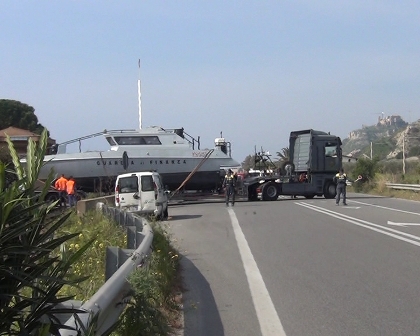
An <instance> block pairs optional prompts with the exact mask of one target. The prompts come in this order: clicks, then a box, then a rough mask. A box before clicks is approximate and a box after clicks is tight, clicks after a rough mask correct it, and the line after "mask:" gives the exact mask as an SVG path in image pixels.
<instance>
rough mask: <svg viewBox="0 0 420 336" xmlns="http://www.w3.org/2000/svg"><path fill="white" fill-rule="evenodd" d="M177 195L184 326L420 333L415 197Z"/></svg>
mask: <svg viewBox="0 0 420 336" xmlns="http://www.w3.org/2000/svg"><path fill="white" fill-rule="evenodd" d="M349 196H350V197H349V199H348V206H347V207H345V206H341V205H340V206H338V207H337V206H335V202H334V200H325V199H323V198H315V199H313V200H306V199H304V198H298V199H293V200H292V199H283V200H279V201H276V202H237V203H236V204H235V207H233V208H226V207H225V205H224V204H223V203H207V204H184V205H182V204H178V205H172V206H171V207H170V216H171V217H170V219H169V224H170V227H171V232H172V234H173V239H174V241H175V244H176V246H177V248H178V249H179V250H180V252H181V255H182V259H181V265H182V267H183V276H184V282H185V287H186V291H185V293H184V320H185V322H184V323H185V329H184V334H185V335H186V336H209V335H215V336H221V335H228V336H239V335H250V336H258V335H262V336H280V335H287V336H298V335H327V336H328V335H331V336H340V335H381V336H382V335H392V336H395V335H420V318H419V317H420V280H419V279H420V267H419V263H420V206H419V205H420V204H419V203H418V202H412V201H406V200H400V199H390V198H380V197H374V196H368V195H360V194H350V195H349Z"/></svg>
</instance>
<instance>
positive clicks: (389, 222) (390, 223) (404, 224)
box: [387, 221, 420, 227]
mask: <svg viewBox="0 0 420 336" xmlns="http://www.w3.org/2000/svg"><path fill="white" fill-rule="evenodd" d="M387 224H388V225H395V226H404V227H406V226H407V225H408V226H420V223H395V222H391V221H388V222H387Z"/></svg>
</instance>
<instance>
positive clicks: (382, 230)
mask: <svg viewBox="0 0 420 336" xmlns="http://www.w3.org/2000/svg"><path fill="white" fill-rule="evenodd" d="M295 204H297V205H300V206H304V207H306V208H308V209H311V210H313V211H317V212H321V213H323V214H325V215H328V216H331V217H334V218H338V219H341V220H343V221H346V222H349V223H352V224H354V225H358V226H361V227H364V228H366V229H369V230H372V231H376V232H379V233H382V234H384V235H387V236H390V237H393V238H396V239H399V240H402V241H405V242H407V243H410V244H413V245H416V246H420V242H418V241H415V240H420V237H418V236H415V235H412V234H409V233H405V232H401V231H398V230H394V229H391V228H388V227H385V226H382V225H378V224H374V223H371V222H368V221H364V220H362V219H358V218H354V217H350V216H347V215H343V214H341V213H338V212H334V211H331V210H328V209H324V208H321V207H318V206H315V205H312V204H308V203H303V202H301V203H299V202H295ZM387 231H389V232H387ZM391 232H392V233H391ZM394 233H395V234H394ZM403 236H406V237H409V238H411V239H408V238H404V237H403ZM412 239H415V240H412Z"/></svg>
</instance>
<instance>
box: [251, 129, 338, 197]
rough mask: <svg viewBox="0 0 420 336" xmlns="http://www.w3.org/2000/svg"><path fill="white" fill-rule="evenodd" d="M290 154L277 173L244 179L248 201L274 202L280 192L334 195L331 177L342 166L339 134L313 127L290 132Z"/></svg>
mask: <svg viewBox="0 0 420 336" xmlns="http://www.w3.org/2000/svg"><path fill="white" fill-rule="evenodd" d="M289 156H290V159H289V160H288V161H285V162H283V163H282V164H281V166H280V167H279V170H278V173H279V174H277V175H272V176H261V177H253V178H249V179H247V180H246V181H245V185H246V186H247V192H248V200H257V199H262V200H269V201H274V200H277V199H278V196H279V195H290V196H304V197H306V198H313V197H315V196H324V197H325V198H334V197H335V193H336V185H335V183H334V182H333V178H334V176H335V174H336V173H337V172H338V170H339V169H340V168H341V166H342V153H341V139H340V138H339V137H337V136H335V135H331V134H330V133H326V132H322V131H315V130H312V129H309V130H302V131H293V132H291V133H290V137H289Z"/></svg>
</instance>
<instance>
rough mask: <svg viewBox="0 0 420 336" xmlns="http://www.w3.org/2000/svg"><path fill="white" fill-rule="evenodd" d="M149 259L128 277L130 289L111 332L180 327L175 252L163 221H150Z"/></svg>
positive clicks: (124, 335) (153, 333) (149, 332)
mask: <svg viewBox="0 0 420 336" xmlns="http://www.w3.org/2000/svg"><path fill="white" fill-rule="evenodd" d="M151 225H152V228H153V233H154V237H153V243H152V249H153V252H152V254H151V257H150V259H149V260H148V262H147V263H146V264H145V266H143V267H141V268H138V269H137V270H136V271H134V272H133V273H132V274H131V276H130V277H129V279H128V280H129V282H130V283H131V286H132V289H133V292H132V295H133V296H132V299H131V301H130V303H129V304H128V307H127V309H126V310H125V312H124V314H123V316H122V318H121V324H120V326H119V327H118V329H117V330H116V331H115V332H114V333H113V335H115V336H129V335H130V336H131V335H134V336H136V335H138V336H140V335H141V336H157V335H162V336H163V335H170V334H173V332H174V331H176V330H177V329H179V328H180V327H181V323H180V321H179V316H180V305H181V295H180V292H181V280H180V277H179V254H178V252H177V250H176V249H175V248H174V247H173V246H172V244H171V239H170V235H169V234H168V229H167V225H166V224H164V223H161V222H153V223H151Z"/></svg>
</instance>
